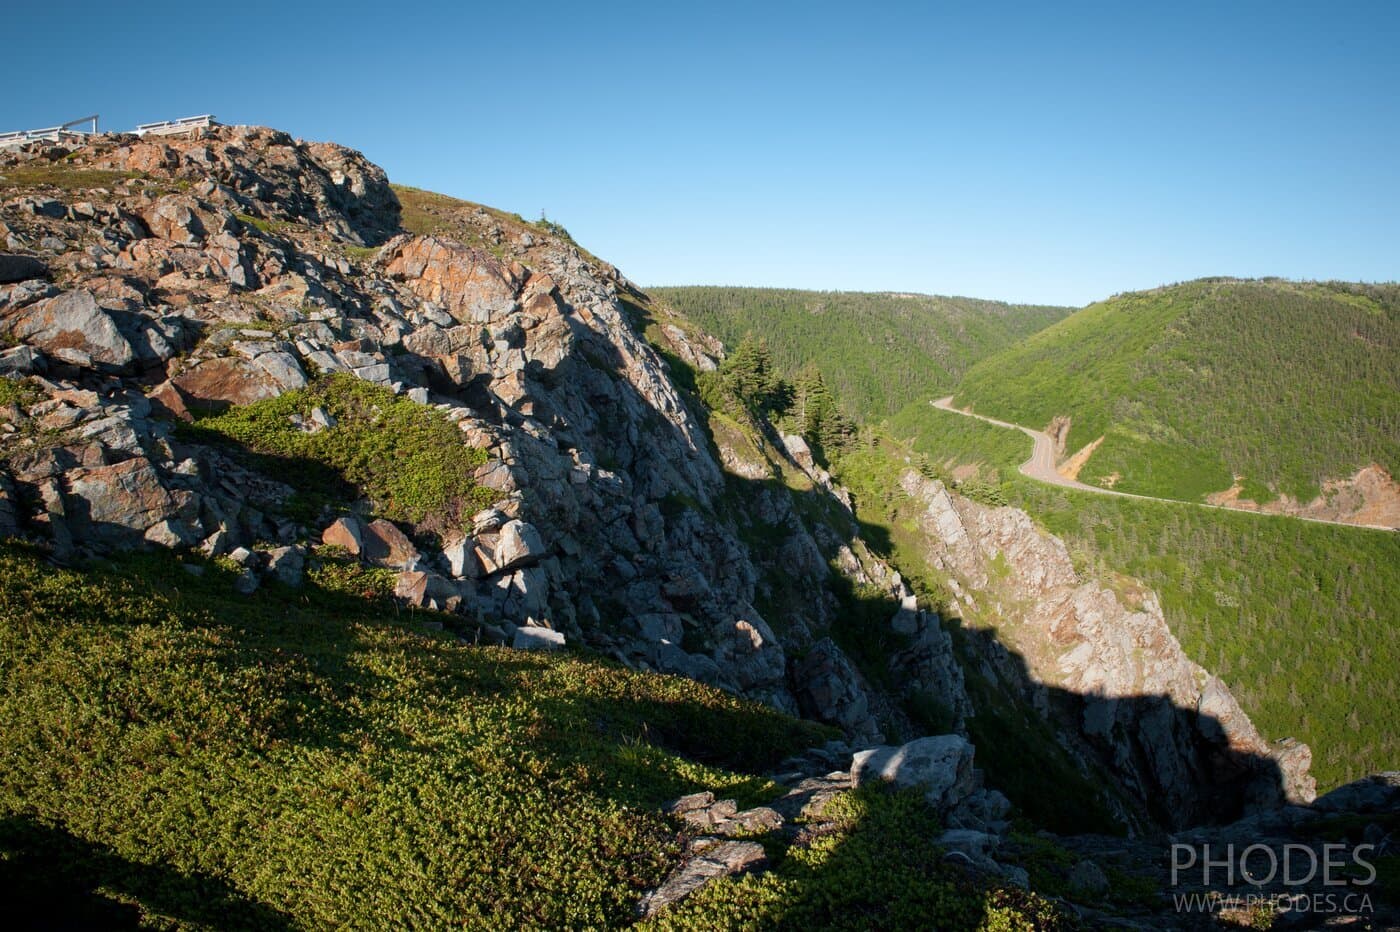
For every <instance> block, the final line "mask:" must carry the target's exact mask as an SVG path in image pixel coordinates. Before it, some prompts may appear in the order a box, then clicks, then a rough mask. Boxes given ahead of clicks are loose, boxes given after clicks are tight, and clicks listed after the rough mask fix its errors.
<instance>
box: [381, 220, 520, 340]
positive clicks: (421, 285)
mask: <svg viewBox="0 0 1400 932" xmlns="http://www.w3.org/2000/svg"><path fill="white" fill-rule="evenodd" d="M390 255H391V258H390V259H389V260H388V262H387V264H386V266H385V271H387V272H388V273H389V275H390V276H391V277H393V278H398V279H401V280H403V281H404V282H405V283H406V284H407V285H408V287H409V288H410V289H411V290H412V291H413V292H414V293H415V294H416V295H418V297H420V298H422V299H423V300H425V301H432V302H433V303H434V304H437V305H439V306H440V307H441V308H442V309H443V310H445V311H447V313H449V314H451V315H452V316H453V318H455V319H456V320H458V321H460V322H461V323H464V324H465V323H471V322H473V321H475V322H478V323H483V322H485V321H486V320H488V319H490V318H491V316H493V315H500V314H506V313H509V312H510V311H511V310H512V309H513V308H514V306H515V296H516V294H517V293H518V292H519V290H520V285H521V276H520V273H519V272H518V271H517V268H518V267H516V268H512V267H510V266H507V265H505V264H503V263H501V262H500V261H498V260H497V259H495V258H494V257H493V256H491V255H490V254H489V253H486V252H483V251H481V250H480V249H471V248H469V247H466V246H460V245H458V244H456V243H452V242H448V241H447V240H440V239H438V238H437V237H434V236H424V237H414V238H412V239H408V240H405V241H404V242H402V243H399V244H398V245H397V246H395V247H394V248H393V249H392V252H391V254H390Z"/></svg>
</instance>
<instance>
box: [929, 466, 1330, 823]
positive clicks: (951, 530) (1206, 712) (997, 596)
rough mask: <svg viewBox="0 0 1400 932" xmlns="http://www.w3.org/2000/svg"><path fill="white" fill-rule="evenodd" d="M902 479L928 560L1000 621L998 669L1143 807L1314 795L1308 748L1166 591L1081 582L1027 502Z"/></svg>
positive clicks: (972, 613)
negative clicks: (1233, 687) (1235, 689)
mask: <svg viewBox="0 0 1400 932" xmlns="http://www.w3.org/2000/svg"><path fill="white" fill-rule="evenodd" d="M902 485H903V489H904V491H905V493H906V494H908V495H909V496H910V497H911V498H912V499H913V500H914V501H915V502H917V503H918V506H919V509H920V510H919V512H918V523H919V526H920V529H921V530H922V531H923V534H924V543H925V556H926V559H927V560H928V562H929V563H930V565H931V566H933V567H935V568H936V569H938V570H939V571H941V572H943V573H946V574H947V579H948V585H949V587H950V588H951V590H952V591H953V593H954V595H955V597H956V598H957V600H958V602H959V607H960V608H961V609H962V610H963V611H964V612H965V614H966V615H967V617H968V618H969V619H986V622H987V624H989V625H990V626H991V628H992V629H994V631H995V639H996V640H995V641H989V640H988V639H986V638H983V639H981V641H982V642H983V643H984V644H985V645H986V646H985V648H984V650H985V653H986V660H985V663H984V666H985V669H986V670H987V671H989V672H992V673H993V674H994V675H996V676H997V677H998V678H999V679H1001V680H1002V681H1003V682H1004V684H1005V685H1006V686H1007V687H1009V688H1011V689H1013V690H1014V691H1016V692H1020V693H1022V694H1023V695H1025V696H1026V697H1027V699H1028V700H1029V701H1030V702H1031V703H1032V704H1033V705H1034V706H1035V707H1037V708H1040V709H1042V710H1043V711H1044V713H1045V714H1046V715H1047V717H1049V718H1051V719H1052V720H1063V721H1065V723H1066V724H1067V725H1068V728H1067V729H1065V732H1066V733H1067V734H1069V735H1072V736H1074V737H1075V738H1076V739H1078V742H1079V743H1080V745H1081V747H1082V749H1083V750H1085V751H1086V752H1087V754H1088V756H1089V757H1090V759H1092V760H1094V761H1095V763H1096V764H1098V765H1099V766H1103V767H1106V768H1107V769H1108V770H1109V771H1110V772H1111V773H1113V774H1114V775H1115V776H1116V777H1117V779H1118V780H1119V781H1120V783H1121V784H1122V785H1123V786H1124V787H1125V788H1126V789H1128V791H1129V792H1130V793H1131V794H1132V795H1133V796H1135V797H1137V798H1138V800H1139V801H1140V803H1141V804H1142V805H1143V807H1144V808H1146V809H1148V811H1153V812H1155V813H1157V815H1158V818H1160V819H1162V820H1163V821H1165V822H1167V823H1169V824H1176V825H1189V824H1194V823H1196V822H1200V821H1208V820H1212V819H1215V820H1219V819H1222V818H1231V817H1235V816H1238V815H1239V814H1240V813H1241V812H1242V811H1246V810H1248V809H1252V808H1259V807H1269V806H1276V805H1278V804H1280V803H1282V802H1284V801H1293V802H1299V801H1304V802H1305V801H1307V800H1310V799H1311V798H1312V796H1313V794H1314V792H1315V789H1314V782H1313V780H1312V778H1311V777H1310V776H1309V775H1308V773H1307V771H1308V766H1309V764H1310V761H1311V757H1310V755H1309V753H1308V751H1307V748H1306V746H1304V745H1300V744H1297V743H1296V742H1283V743H1280V744H1277V745H1271V744H1269V743H1268V742H1266V741H1265V740H1264V739H1263V738H1262V737H1261V736H1260V735H1259V733H1258V731H1257V730H1256V729H1255V728H1254V725H1253V724H1252V723H1251V722H1250V720H1249V718H1248V716H1247V715H1245V713H1244V711H1243V710H1242V709H1240V707H1239V704H1238V703H1237V702H1236V701H1235V699H1234V697H1233V696H1232V695H1231V694H1230V691H1229V689H1228V688H1227V687H1226V686H1225V684H1224V683H1223V682H1221V681H1220V680H1219V679H1218V678H1216V677H1213V676H1211V675H1210V674H1209V673H1207V672H1206V671H1205V670H1204V669H1202V668H1201V667H1200V666H1199V665H1197V664H1195V663H1194V662H1192V661H1191V660H1190V659H1189V658H1188V657H1187V656H1186V654H1185V652H1184V651H1183V650H1182V649H1181V645H1180V644H1179V643H1178V641H1177V640H1176V638H1175V636H1173V635H1172V633H1171V630H1170V628H1169V627H1168V625H1167V623H1166V620H1165V618H1164V617H1163V615H1162V610H1161V607H1160V605H1159V604H1158V602H1157V600H1156V596H1155V595H1153V594H1152V593H1151V592H1149V591H1146V590H1143V591H1139V592H1136V593H1134V596H1135V598H1136V601H1137V605H1136V606H1133V607H1129V605H1127V604H1125V602H1124V599H1123V597H1121V596H1120V595H1119V594H1118V593H1116V592H1114V591H1112V590H1110V589H1108V588H1107V587H1105V586H1104V585H1103V584H1102V583H1099V582H1095V581H1092V580H1084V579H1081V578H1080V576H1079V574H1078V573H1077V572H1076V571H1075V569H1074V566H1073V564H1072V562H1071V561H1070V557H1069V553H1068V551H1067V550H1066V549H1065V546H1064V544H1063V542H1061V541H1060V540H1059V539H1058V538H1055V537H1051V536H1050V535H1048V534H1045V533H1043V532H1041V531H1039V530H1038V529H1036V528H1035V526H1034V525H1033V524H1032V523H1031V520H1030V518H1029V517H1028V516H1027V515H1026V514H1025V513H1024V512H1021V511H1017V510H1016V509H1012V508H991V507H987V506H984V505H980V504H978V503H976V502H973V501H970V500H968V499H965V498H961V497H959V496H955V495H953V494H951V493H950V492H949V491H948V489H947V488H946V487H945V486H944V485H943V484H942V483H941V482H938V481H936V480H931V479H926V478H924V477H922V476H920V475H918V474H917V473H915V472H912V471H910V472H908V473H906V474H905V475H904V477H903V480H902ZM974 642H976V641H974ZM1003 645H1004V649H1002V647H1003ZM1008 651H1009V653H1008Z"/></svg>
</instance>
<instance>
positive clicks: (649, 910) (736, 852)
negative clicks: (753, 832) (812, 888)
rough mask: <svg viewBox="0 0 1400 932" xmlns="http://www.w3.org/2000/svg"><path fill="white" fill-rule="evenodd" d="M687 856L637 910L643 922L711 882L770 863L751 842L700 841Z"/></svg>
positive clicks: (761, 850) (754, 843) (755, 844)
mask: <svg viewBox="0 0 1400 932" xmlns="http://www.w3.org/2000/svg"><path fill="white" fill-rule="evenodd" d="M688 853H689V854H690V857H688V858H687V859H686V860H685V861H683V862H682V863H681V866H680V867H678V868H676V870H675V871H673V872H672V873H671V876H669V877H667V878H666V880H665V882H664V883H662V884H661V886H659V887H657V888H656V889H655V890H652V891H651V892H649V893H648V894H647V895H646V896H644V897H643V898H642V901H641V903H639V904H638V906H637V912H638V914H639V915H640V916H641V917H642V918H647V917H650V916H654V915H656V914H657V913H659V912H661V910H663V909H665V908H666V907H668V906H670V905H672V904H673V903H677V902H679V901H681V900H683V899H685V898H686V897H687V896H689V895H690V894H692V893H694V892H695V891H696V890H699V889H700V888H701V887H703V886H705V884H707V883H709V882H711V881H712V880H717V879H719V878H720V877H728V876H730V875H732V874H738V873H743V872H747V871H752V870H756V869H757V868H759V867H761V866H762V865H763V864H765V863H766V862H767V854H766V853H765V852H764V850H763V846H762V845H760V844H758V843H757V842H752V841H720V840H719V839H715V838H697V839H695V841H693V842H692V843H691V848H690V851H689V852H688Z"/></svg>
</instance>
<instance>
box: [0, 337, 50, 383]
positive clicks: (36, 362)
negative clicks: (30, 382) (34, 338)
mask: <svg viewBox="0 0 1400 932" xmlns="http://www.w3.org/2000/svg"><path fill="white" fill-rule="evenodd" d="M43 363H44V357H43V356H42V355H41V354H39V353H38V352H36V351H35V350H34V348H33V347H31V346H23V345H21V346H13V347H11V348H9V349H7V350H4V351H0V376H6V375H30V374H32V373H34V372H37V371H39V369H40V368H41V367H42V366H43Z"/></svg>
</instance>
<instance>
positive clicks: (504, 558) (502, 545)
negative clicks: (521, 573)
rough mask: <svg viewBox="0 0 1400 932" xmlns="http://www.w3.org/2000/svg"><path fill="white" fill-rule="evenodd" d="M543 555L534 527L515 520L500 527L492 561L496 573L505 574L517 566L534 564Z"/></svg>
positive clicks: (537, 533) (543, 551) (542, 546)
mask: <svg viewBox="0 0 1400 932" xmlns="http://www.w3.org/2000/svg"><path fill="white" fill-rule="evenodd" d="M544 554H545V549H544V544H543V543H541V541H540V535H539V532H538V531H536V530H535V527H534V525H532V524H528V523H526V522H524V521H521V520H519V519H518V518H517V519H516V520H514V521H508V522H506V523H505V524H504V525H503V526H502V527H501V530H500V536H499V537H498V538H497V540H496V547H495V553H494V554H493V555H492V561H493V562H494V563H495V564H496V571H497V572H505V571H507V570H512V569H514V568H516V567H517V566H524V565H526V564H528V563H534V562H536V561H538V560H539V558H540V557H542V556H544Z"/></svg>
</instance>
